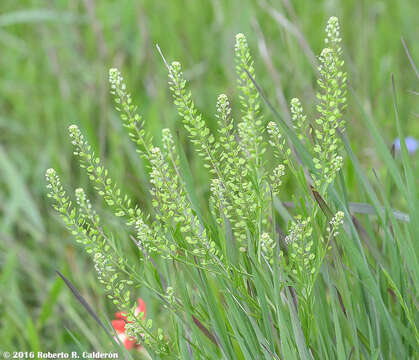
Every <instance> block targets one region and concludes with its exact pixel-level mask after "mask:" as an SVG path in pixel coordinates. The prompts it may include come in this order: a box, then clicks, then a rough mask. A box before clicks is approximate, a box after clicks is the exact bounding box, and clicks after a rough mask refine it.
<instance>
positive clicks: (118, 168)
mask: <svg viewBox="0 0 419 360" xmlns="http://www.w3.org/2000/svg"><path fill="white" fill-rule="evenodd" d="M418 13H419V5H418V4H417V2H416V1H414V0H405V1H391V2H390V1H378V0H369V1H355V0H352V1H351V0H341V1H333V0H322V1H303V0H298V1H288V0H283V1H265V0H254V1H252V0H229V1H222V0H211V1H210V0H207V1H195V0H183V1H155V0H154V1H152V0H142V1H129V0H122V1H110V0H109V1H108V0H104V1H94V0H75V1H65V0H63V1H56V2H50V1H42V0H22V1H14V0H2V1H1V2H0V44H1V49H2V50H1V55H0V312H1V314H2V319H1V321H0V350H2V351H4V350H8V351H51V352H59V351H63V352H70V351H76V350H81V349H83V350H89V351H92V350H101V351H107V350H108V351H109V350H110V349H113V344H112V343H111V342H110V341H109V339H108V337H107V336H106V333H104V332H103V331H101V330H100V329H99V328H98V325H97V323H96V322H95V320H94V319H92V318H91V317H90V316H88V314H87V313H86V310H85V309H84V308H83V307H82V306H81V305H80V304H79V302H78V301H77V299H76V298H75V297H74V296H73V295H72V294H71V292H70V291H69V290H68V288H67V287H66V286H65V285H64V283H63V281H62V280H61V279H60V278H59V277H58V276H57V274H56V270H59V271H60V272H62V273H63V274H64V275H65V276H66V277H67V278H68V279H69V280H70V281H71V282H72V283H73V284H74V286H75V287H76V288H77V289H78V291H79V292H80V293H81V294H82V295H83V297H84V298H85V299H86V300H87V302H88V303H89V304H90V305H91V306H92V307H93V308H94V310H95V311H96V312H97V314H98V315H99V316H100V317H101V318H102V319H104V320H106V319H108V320H110V319H111V318H112V317H113V313H114V312H115V311H116V308H115V307H114V306H113V305H112V304H111V302H110V301H109V300H107V298H106V295H105V293H104V291H103V288H102V286H101V285H100V284H99V283H98V282H97V280H96V275H95V273H94V270H93V265H92V263H91V260H90V259H89V258H88V256H87V255H86V254H85V252H84V251H83V250H82V248H81V247H80V246H78V245H77V244H76V243H75V242H74V240H73V238H72V237H71V234H69V233H68V232H67V231H66V230H65V229H64V228H63V226H62V225H61V224H60V222H59V220H58V216H57V215H56V214H55V212H53V211H52V209H51V207H50V204H49V203H48V201H47V199H46V188H45V177H44V174H45V170H46V169H47V168H49V167H51V166H52V167H54V168H55V169H57V171H59V172H60V173H61V175H62V177H63V179H65V180H66V181H65V183H66V186H67V185H68V186H69V187H71V188H75V187H78V186H83V187H84V188H87V189H91V187H90V188H89V185H88V180H87V177H86V176H82V172H81V171H80V169H79V166H78V164H77V162H76V161H75V160H74V157H72V147H71V143H70V141H69V139H68V135H67V128H68V126H69V125H70V124H77V125H78V126H79V127H80V128H81V129H82V130H83V133H84V134H85V135H86V138H87V139H88V140H89V142H90V143H91V144H92V145H93V147H94V149H95V151H96V152H97V153H98V154H100V155H101V157H102V159H104V161H105V163H106V165H107V167H108V169H109V170H110V172H111V173H112V175H113V178H114V179H115V180H116V182H117V183H118V184H120V186H121V187H122V188H123V190H124V191H125V192H127V193H128V194H130V195H132V197H133V198H134V199H135V200H136V201H137V202H138V204H139V205H140V206H141V207H142V208H143V209H147V207H148V206H149V205H148V204H150V195H149V192H148V185H147V176H146V172H145V167H144V163H143V161H142V160H141V158H139V157H138V155H137V154H136V152H135V147H134V145H133V144H132V143H131V142H129V141H128V139H127V137H126V136H125V130H124V129H123V127H122V123H121V121H120V119H119V117H118V114H117V113H116V111H115V110H114V108H113V104H112V99H111V97H110V95H109V85H108V69H109V68H111V67H115V66H116V67H118V68H120V69H121V71H122V72H123V74H124V76H125V79H126V81H127V84H128V87H129V88H130V90H131V91H132V94H133V100H134V101H135V103H136V104H138V105H139V107H140V112H141V114H142V115H143V117H144V119H145V123H146V129H147V131H148V132H149V133H151V134H152V135H153V138H155V139H156V142H157V143H158V142H159V141H160V138H161V135H160V134H161V129H162V128H165V127H168V128H170V129H172V130H173V131H174V133H176V135H177V136H178V137H179V139H180V141H181V143H182V144H183V146H184V149H185V152H186V155H187V157H188V159H189V162H190V166H191V172H192V173H193V175H194V183H195V187H196V192H197V197H198V200H199V203H200V205H201V206H205V204H206V200H207V198H208V196H209V189H208V185H207V184H208V179H209V177H208V174H207V173H206V172H205V171H202V164H201V159H200V158H199V157H198V156H197V155H195V154H194V152H193V151H192V150H193V149H192V146H191V144H190V143H189V142H187V134H186V132H185V130H184V128H183V126H181V120H180V118H179V116H178V115H177V111H176V108H175V107H174V106H173V105H172V101H171V95H170V93H169V90H168V86H167V69H166V68H165V65H164V63H163V61H162V59H161V57H160V55H159V53H158V51H157V49H156V46H155V45H156V44H158V45H159V47H160V48H161V49H162V51H163V53H164V56H165V57H166V58H167V59H168V60H169V61H173V60H178V61H180V62H181V63H182V64H183V67H184V71H185V77H186V78H187V79H188V81H189V83H190V88H191V90H192V92H193V94H194V99H195V101H196V105H197V107H198V108H199V110H200V111H201V112H202V113H203V114H204V115H205V117H206V119H207V120H208V121H209V123H208V125H209V127H210V128H211V129H215V127H216V119H215V117H214V115H213V114H214V112H215V104H216V99H217V95H218V94H219V93H220V92H225V93H226V94H228V95H229V96H230V97H231V98H232V99H233V101H232V102H233V109H234V108H236V109H237V108H238V106H235V105H236V104H238V99H237V92H236V88H235V83H236V80H235V73H234V60H233V48H234V36H235V34H236V33H238V32H242V33H244V34H246V36H247V39H248V41H249V45H250V48H251V50H252V53H253V56H254V59H255V67H256V74H257V80H258V82H259V83H260V85H261V86H262V88H263V90H264V92H265V94H266V95H267V97H268V98H269V100H270V101H271V102H272V103H273V104H274V107H275V108H276V109H277V110H278V112H279V113H280V114H281V116H282V117H283V118H284V119H285V120H287V119H289V110H288V105H287V104H289V101H290V99H291V98H293V97H295V96H298V97H300V99H301V100H302V102H303V103H305V104H314V103H315V91H316V90H315V88H316V65H317V62H318V59H317V55H318V54H319V52H320V50H321V48H322V45H323V43H322V41H323V40H322V39H323V38H324V36H323V29H324V26H325V24H326V21H327V19H328V18H329V17H330V16H332V15H336V16H338V17H339V19H340V21H341V25H342V30H343V34H342V37H343V47H344V57H345V60H346V68H347V71H348V79H349V89H350V90H349V96H348V102H349V105H348V110H347V112H346V114H345V119H346V122H347V136H348V138H349V139H350V141H351V146H352V149H353V151H354V153H355V154H356V157H357V158H358V159H359V161H360V166H361V167H362V169H363V171H364V173H365V176H366V179H369V180H370V181H371V184H372V185H371V186H372V187H373V188H374V192H376V193H377V194H379V197H378V199H377V201H378V202H377V204H378V203H379V204H382V205H383V206H384V205H387V204H385V199H387V200H389V202H390V203H391V206H392V207H395V208H397V209H398V210H400V211H402V212H409V213H410V214H412V215H413V214H414V212H410V209H411V207H414V206H416V209H417V208H418V207H417V203H418V201H419V199H418V198H413V199H409V198H408V197H407V196H406V194H408V193H409V191H410V190H411V188H412V187H415V186H416V187H417V186H418V185H419V184H418V179H419V169H418V168H417V157H418V153H416V155H412V156H411V158H410V160H411V162H412V164H413V167H412V169H411V171H412V173H411V174H410V180H413V183H409V184H408V185H409V186H406V193H404V194H402V193H400V192H401V187H399V186H397V184H395V182H396V181H394V178H391V173H389V168H388V166H389V164H390V162H389V160H388V159H387V158H386V157H385V156H383V152H384V151H385V149H386V150H389V149H390V147H391V145H392V143H393V141H394V139H395V138H396V137H398V136H399V135H398V130H397V124H396V116H395V112H394V101H393V94H392V83H391V75H392V74H393V75H394V78H395V89H396V95H397V100H398V116H399V119H400V129H401V130H402V132H403V134H404V135H406V136H407V135H410V136H412V137H415V138H416V139H417V138H419V122H418V114H419V107H418V101H417V100H418V97H417V91H418V77H417V76H416V75H415V70H414V68H413V67H412V66H411V64H410V63H409V59H408V55H407V53H406V51H405V49H404V47H403V44H402V41H401V38H403V39H404V42H405V44H406V46H407V47H408V49H409V53H410V56H411V58H412V59H413V61H416V63H417V59H419V46H418V42H417V35H418V34H419V26H418V21H417V14H418ZM415 91H416V93H415ZM305 110H306V112H307V114H308V115H309V116H313V115H314V114H315V113H316V109H315V107H314V106H312V107H308V106H307V107H306V108H305ZM234 111H236V112H237V115H238V111H237V110H234ZM264 114H265V116H266V118H267V119H270V120H272V119H273V116H272V114H271V113H270V112H269V110H268V108H266V109H264ZM372 124H375V130H374V131H373V130H372V129H373V125H372ZM400 129H399V130H400ZM376 130H379V132H380V133H381V135H382V138H381V137H380V138H378V137H377V136H376V132H375V131H376ZM391 164H393V163H391ZM401 164H402V159H401V156H397V157H396V162H395V165H394V167H393V168H390V170H391V171H393V170H395V169H398V171H402V170H401V169H402V167H401ZM356 166H357V163H356V162H355V161H348V163H347V164H346V166H345V168H344V175H345V178H346V180H347V186H349V188H348V189H347V192H348V193H349V194H350V201H352V202H364V201H365V202H368V201H369V199H370V195H371V193H368V191H367V190H365V189H369V188H368V187H367V186H359V182H360V181H361V180H360V175H359V174H360V172H359V169H357V168H356ZM373 169H374V170H375V171H376V173H377V176H378V178H379V179H380V181H382V183H381V182H380V181H378V180H377V179H376V178H375V176H374V172H373ZM393 175H394V174H393ZM396 178H397V177H396ZM365 181H368V180H365ZM294 186H295V184H293V183H292V182H291V181H286V184H285V185H284V189H285V190H283V191H284V192H285V194H289V195H288V196H287V195H285V196H284V198H283V199H282V200H283V201H291V200H292V199H293V196H292V194H293V191H294ZM371 191H372V190H371ZM89 193H90V192H89ZM409 194H410V193H409ZM416 195H417V192H416ZM91 197H93V198H94V199H95V201H96V202H98V203H100V202H101V201H102V200H101V199H100V198H99V197H96V198H95V193H94V192H91ZM408 199H409V200H410V201H411V203H409V202H408V201H407V200H408ZM101 215H102V217H103V218H104V219H106V221H107V223H108V224H109V226H110V227H111V228H112V229H113V230H114V233H121V234H125V233H123V232H122V231H119V230H120V229H121V224H120V223H119V222H118V221H116V220H115V219H114V218H113V217H112V216H111V213H110V212H109V213H107V212H103V213H102V214H101ZM362 220H364V223H366V224H367V225H366V226H367V230H366V231H367V232H368V233H374V232H375V231H378V230H377V229H375V228H374V224H372V223H371V224H369V222H368V217H367V216H365V217H362ZM368 224H369V225H368ZM364 225H365V224H364ZM396 231H397V229H396ZM412 233H414V232H412ZM416 234H417V232H416ZM121 237H122V239H121V244H124V245H122V246H123V250H124V254H125V255H126V257H127V259H133V260H134V259H135V257H136V252H135V247H134V246H133V244H132V242H131V241H130V240H129V238H128V237H127V235H121ZM413 240H414V241H416V242H417V238H416V240H415V239H413ZM374 248H375V247H374ZM415 248H416V249H417V245H416V247H415ZM386 254H387V253H386ZM389 254H390V255H389V256H390V258H389V259H386V261H390V262H391V260H392V259H391V255H394V254H393V253H391V252H390V253H389ZM416 256H417V254H416ZM393 266H394V267H395V268H397V269H398V270H401V269H402V266H400V267H398V266H396V265H395V264H393ZM395 271H396V270H395ZM399 277H400V278H402V277H403V274H399ZM398 280H400V279H398ZM400 283H401V284H404V282H403V281H401V280H400ZM403 291H406V289H403ZM138 295H139V296H141V297H143V298H144V299H145V301H146V302H147V305H148V314H149V315H150V317H152V318H153V319H155V321H157V322H160V323H162V324H164V321H165V319H164V318H162V317H161V316H159V314H160V311H161V308H160V306H159V303H157V302H156V301H154V300H153V299H152V297H151V296H150V294H148V293H146V292H144V293H141V294H138ZM416 295H417V293H416ZM394 296H396V295H394ZM416 306H417V305H416ZM414 316H415V319H416V320H418V314H417V307H416V313H415V314H414ZM404 330H405V329H404ZM371 331H372V330H371ZM400 331H401V330H400ZM377 356H379V357H377V358H385V357H383V354H379V355H377ZM384 356H385V354H384Z"/></svg>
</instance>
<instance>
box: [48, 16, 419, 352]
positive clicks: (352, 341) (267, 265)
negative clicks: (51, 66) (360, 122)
mask: <svg viewBox="0 0 419 360" xmlns="http://www.w3.org/2000/svg"><path fill="white" fill-rule="evenodd" d="M340 42H341V39H340V31H339V24H338V21H337V18H335V17H332V18H331V19H330V20H329V22H328V25H327V27H326V48H325V49H324V50H323V51H322V52H321V55H320V57H319V62H320V66H319V74H320V79H319V82H318V84H319V87H320V91H319V94H318V98H319V101H320V102H319V105H318V106H317V109H318V113H319V115H318V117H317V119H316V120H315V121H314V122H309V121H308V118H307V116H306V115H305V114H304V111H303V109H302V106H301V103H300V101H299V100H297V99H293V100H292V101H291V114H292V118H293V128H290V127H289V126H288V125H287V124H286V123H285V122H283V121H281V120H280V119H278V120H279V121H278V123H277V122H269V123H267V121H266V120H265V118H264V117H263V116H262V111H261V109H262V107H261V103H260V100H261V97H263V93H261V91H260V89H259V88H258V85H257V83H256V80H255V71H254V64H253V60H252V58H251V56H250V51H249V49H248V45H247V42H246V38H245V37H244V35H242V34H239V35H237V36H236V46H235V58H236V71H237V77H238V88H239V90H240V94H241V95H240V104H241V108H242V115H241V120H240V121H239V122H238V124H237V126H235V124H234V122H233V119H232V111H231V108H230V102H229V100H228V98H227V96H226V95H224V94H223V95H220V96H219V97H218V101H217V108H216V117H217V120H218V129H217V132H218V134H217V135H216V134H212V133H211V131H210V129H209V128H208V126H207V125H206V122H205V120H204V119H203V116H202V115H201V114H200V113H199V111H198V109H197V107H196V106H195V104H194V102H193V100H192V95H191V93H190V92H189V91H188V90H187V83H186V80H185V79H184V76H183V73H182V70H181V66H180V64H179V63H178V62H173V63H172V64H170V65H167V68H168V72H169V86H170V90H171V92H172V95H173V98H174V103H175V105H176V107H177V109H178V112H179V115H180V116H181V117H182V119H183V122H184V126H185V128H186V130H187V132H188V134H189V136H190V140H191V142H192V143H193V145H194V146H195V149H196V151H197V153H198V154H199V155H200V156H201V157H202V159H203V162H204V167H205V168H207V169H208V171H209V173H210V175H211V177H212V180H211V185H210V190H211V196H210V200H209V206H208V208H209V211H208V212H205V211H203V210H202V209H201V208H200V207H199V204H198V202H197V201H196V195H195V192H194V188H193V186H192V179H191V177H190V170H189V168H188V165H187V162H186V161H185V156H184V154H183V152H182V149H180V148H179V147H178V146H177V145H176V143H175V140H174V138H173V136H172V133H171V131H170V130H169V129H164V130H163V133H162V139H161V146H160V147H158V146H155V145H153V141H152V139H151V138H150V137H149V136H148V135H147V134H146V132H145V130H144V124H143V120H142V118H141V116H140V115H138V113H137V108H136V106H135V105H134V104H133V103H132V100H131V96H130V94H129V92H128V90H127V88H126V85H125V83H124V80H123V78H122V76H121V74H120V72H119V71H118V70H116V69H111V70H110V73H109V80H110V85H111V92H112V94H113V95H114V98H115V102H116V108H117V110H118V111H119V112H120V114H121V118H122V120H123V122H124V125H125V127H126V128H127V129H128V132H129V136H130V138H131V139H132V140H133V141H134V143H135V144H136V145H137V149H138V152H139V154H140V155H141V156H142V157H143V158H144V160H145V162H146V163H147V164H148V170H149V173H148V176H149V180H150V193H151V196H152V207H153V211H152V213H150V214H149V215H145V214H144V213H143V212H142V211H141V210H140V208H139V207H138V206H136V205H134V204H133V203H132V201H131V200H130V199H129V198H128V196H126V195H124V194H123V193H122V191H121V190H120V189H119V187H118V186H117V185H116V184H115V182H114V181H113V180H112V178H111V177H110V174H109V172H108V170H107V169H106V168H105V166H104V164H103V163H102V161H101V159H100V158H99V157H98V156H97V155H95V153H94V152H93V150H92V147H91V146H90V145H89V144H88V142H87V141H86V140H85V138H84V137H83V135H82V133H81V131H80V129H79V128H78V127H77V126H75V125H72V126H70V128H69V132H70V137H71V139H72V143H73V145H74V154H75V155H76V156H77V157H78V158H79V160H80V164H81V166H82V167H83V168H85V170H86V172H87V174H88V177H89V179H90V180H91V182H92V184H93V186H94V188H95V190H96V191H97V192H98V194H99V195H100V196H102V197H103V199H104V200H105V202H106V204H107V205H108V206H109V207H110V208H111V209H112V210H113V211H114V213H115V215H116V216H118V217H121V218H123V219H124V220H125V222H126V225H127V232H128V233H130V234H134V235H133V238H134V240H135V242H136V244H137V247H138V251H139V254H140V255H141V256H139V263H138V264H131V263H129V262H128V261H127V260H126V259H125V257H124V254H123V253H121V250H120V247H119V246H118V241H117V238H118V237H117V235H111V234H109V233H108V230H107V229H106V226H104V225H102V224H101V222H100V219H99V216H98V214H97V213H96V212H95V211H94V210H93V208H92V205H91V204H90V201H89V200H88V199H87V197H86V195H85V193H84V191H83V190H82V189H77V190H76V198H77V202H76V206H73V205H72V202H71V201H70V199H69V197H68V196H67V195H66V192H65V191H64V189H63V186H62V185H61V181H60V179H59V177H58V175H57V174H56V172H55V170H53V169H49V170H47V173H46V177H47V181H48V188H49V196H50V197H51V198H52V199H53V200H54V207H55V208H56V210H57V211H58V212H59V213H60V214H61V217H62V218H63V220H64V222H65V224H66V226H67V228H68V229H69V230H70V231H71V232H72V233H73V234H74V235H75V236H76V238H77V240H79V241H80V242H82V243H83V244H84V245H85V246H86V248H87V251H88V252H90V253H92V255H93V259H94V263H95V268H96V270H97V273H98V277H99V279H100V281H101V282H102V283H103V284H104V285H105V288H106V290H107V291H108V293H109V297H110V298H111V299H112V301H113V302H114V303H115V304H116V305H117V306H118V308H120V310H122V311H123V312H125V313H126V314H127V319H128V321H129V324H128V325H127V331H128V333H129V334H130V335H131V336H133V337H134V338H136V339H138V341H139V342H141V343H143V344H144V346H145V347H146V349H147V350H148V351H149V353H150V354H151V355H152V356H153V357H154V358H164V357H168V358H181V359H187V358H208V359H214V358H224V359H236V358H237V359H261V358H266V359H272V358H273V359H293V358H301V359H310V358H318V359H336V358H338V359H347V358H348V357H351V356H352V354H353V356H354V357H355V358H365V359H366V358H373V357H376V358H377V357H379V356H381V357H382V358H384V357H385V358H387V357H388V356H389V358H391V357H393V356H400V357H402V358H406V357H412V358H413V357H414V356H415V355H417V349H418V347H417V346H418V341H419V336H418V330H417V328H416V325H415V318H416V317H417V314H416V313H415V312H414V311H413V310H412V309H414V308H415V294H417V289H418V284H419V283H418V282H417V272H418V270H417V269H418V267H416V265H417V258H416V252H415V251H412V250H415V249H416V245H414V244H413V242H412V239H413V238H414V235H415V234H417V232H418V229H417V226H416V225H415V224H413V222H412V223H411V222H409V223H408V225H406V226H403V227H401V226H399V224H398V223H397V220H396V219H395V217H394V213H393V211H392V210H391V208H390V207H389V204H388V203H385V207H384V209H385V210H383V206H381V204H380V203H379V201H378V199H377V196H376V194H375V191H374V189H372V188H371V186H370V185H369V183H368V180H367V179H366V178H365V176H364V175H363V174H362V171H361V170H360V169H359V168H357V171H358V176H359V179H360V182H361V184H362V186H363V191H365V192H366V193H367V194H368V198H369V200H370V201H372V202H373V205H374V210H375V213H376V214H377V215H378V220H377V224H378V226H379V227H380V228H379V229H378V230H375V231H373V236H375V239H376V240H377V243H373V244H371V241H370V240H369V239H368V237H369V233H370V232H371V231H369V232H368V231H367V230H363V228H362V225H361V224H360V222H359V221H358V220H357V219H356V218H355V217H353V215H352V214H351V212H350V204H349V202H348V194H347V191H346V187H345V179H344V175H343V173H342V171H341V168H342V166H343V157H342V155H340V152H341V150H342V145H345V147H346V150H347V152H348V154H349V155H350V156H349V157H350V160H351V162H352V163H353V165H354V166H355V167H357V166H358V164H357V160H356V158H355V157H354V156H353V154H352V152H351V149H350V146H349V144H348V142H347V140H346V138H345V136H344V134H343V132H344V122H343V111H344V109H345V106H346V105H345V104H346V89H345V83H346V74H345V72H344V71H343V65H344V64H343V60H342V49H341V45H340ZM265 100H266V99H265ZM265 129H267V131H266V134H265ZM269 144H270V145H271V148H270V150H268V149H269V146H268V145H269ZM270 152H273V153H274V156H273V159H275V160H274V162H273V161H270V157H269V153H270ZM404 160H405V163H404V166H405V167H406V169H407V170H408V169H409V166H410V165H409V163H408V158H406V156H405V158H404ZM388 161H391V160H388ZM393 165H394V164H393ZM288 175H289V176H292V177H293V179H294V180H295V181H296V184H297V186H296V189H295V193H294V194H293V204H292V205H293V210H291V209H289V208H288V209H287V208H285V207H284V205H283V203H282V202H281V201H280V199H281V197H282V196H283V194H282V193H281V188H280V185H281V182H282V179H283V177H284V176H288ZM337 178H338V179H339V180H340V181H336V179H337ZM398 186H399V187H400V191H402V192H403V193H409V191H410V192H411V191H413V189H411V188H410V185H409V181H408V186H407V188H405V187H404V184H403V183H402V182H400V181H399V183H398ZM415 206H416V204H412V206H411V209H410V211H411V214H412V216H413V215H414V214H415V213H416V212H417V208H415ZM284 226H286V227H288V230H287V232H286V233H287V235H286V236H281V231H280V228H281V227H284ZM342 227H343V228H344V231H342ZM369 230H370V229H369ZM381 236H382V238H381ZM361 238H365V239H363V241H364V242H365V243H367V242H368V243H369V244H368V246H366V245H364V244H362V243H361ZM404 238H406V239H407V240H408V241H406V243H405V244H404V245H402V244H401V243H400V242H401V240H402V239H404ZM378 241H380V243H379V242H378ZM393 242H394V243H395V244H396V246H394V247H393V248H392V249H390V248H389V244H391V243H393ZM406 250H407V251H409V253H408V254H407V253H406ZM387 258H391V259H392V260H393V261H398V262H399V265H394V264H389V263H388V260H387ZM401 270H403V271H404V273H405V274H408V275H406V277H405V278H400V275H401ZM137 287H143V288H145V289H147V290H148V291H149V292H150V293H151V294H153V295H154V296H155V297H156V298H157V299H158V300H159V301H160V302H161V305H162V307H164V308H165V313H166V314H167V315H166V316H167V317H168V318H169V319H170V322H169V321H167V322H166V323H165V325H164V327H162V326H160V327H157V328H155V327H154V326H153V323H152V321H151V320H150V319H148V320H144V318H143V316H141V314H138V315H136V314H135V312H134V309H135V307H136V303H135V301H134V299H135V298H136V297H135V296H134V295H133V289H135V288H137ZM410 293H411V295H409V294H410ZM389 294H390V295H391V294H394V296H390V295H389ZM402 294H403V295H402Z"/></svg>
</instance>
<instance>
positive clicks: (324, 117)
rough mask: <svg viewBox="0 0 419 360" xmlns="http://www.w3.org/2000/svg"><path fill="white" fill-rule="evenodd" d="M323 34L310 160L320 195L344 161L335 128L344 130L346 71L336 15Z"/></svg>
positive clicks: (330, 20)
mask: <svg viewBox="0 0 419 360" xmlns="http://www.w3.org/2000/svg"><path fill="white" fill-rule="evenodd" d="M326 35H327V36H326V39H325V43H326V45H327V46H328V47H326V48H325V49H323V50H322V52H321V54H320V57H319V61H320V66H319V73H320V78H319V80H318V85H319V87H320V92H319V93H318V94H317V97H318V99H319V100H320V103H319V105H318V106H317V110H318V112H319V117H318V118H317V119H316V128H315V131H314V135H315V138H316V143H315V146H314V147H313V150H314V158H313V161H314V165H315V168H316V169H317V170H318V172H317V173H314V174H313V178H314V183H315V185H316V187H317V188H319V190H320V193H322V194H324V192H325V189H326V187H327V185H328V184H330V183H331V182H333V180H334V179H335V177H336V174H337V172H338V171H339V170H340V168H341V167H342V164H343V159H342V157H340V156H339V155H338V150H339V149H340V147H341V140H340V138H339V135H338V131H341V132H343V131H344V129H345V122H344V120H343V118H342V115H343V111H344V109H345V108H346V73H345V72H344V70H343V65H344V61H343V59H342V48H341V46H340V42H341V38H340V29H339V22H338V19H337V18H336V17H331V18H330V19H329V22H328V24H327V27H326Z"/></svg>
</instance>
